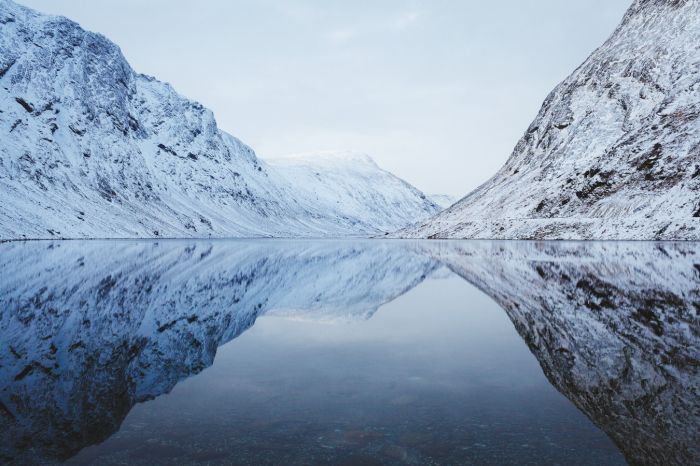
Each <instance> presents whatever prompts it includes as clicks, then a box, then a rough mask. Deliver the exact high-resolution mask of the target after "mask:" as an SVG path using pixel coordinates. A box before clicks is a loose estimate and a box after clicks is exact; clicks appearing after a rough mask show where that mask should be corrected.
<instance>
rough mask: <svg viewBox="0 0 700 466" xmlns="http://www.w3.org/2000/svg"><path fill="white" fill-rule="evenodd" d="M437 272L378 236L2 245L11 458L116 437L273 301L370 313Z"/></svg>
mask: <svg viewBox="0 0 700 466" xmlns="http://www.w3.org/2000/svg"><path fill="white" fill-rule="evenodd" d="M435 267H436V263H435V261H434V260H433V259H431V258H429V257H425V256H420V255H417V254H411V253H407V251H405V250H404V249H403V248H401V247H400V246H399V245H398V244H397V243H394V244H386V243H383V244H382V243H379V242H369V243H368V242H352V243H350V242H349V243H347V244H343V243H341V244H338V243H310V242H291V241H290V242H287V241H275V242H271V241H270V242H265V241H262V242H248V241H246V242H206V241H182V242H180V241H164V242H160V243H152V242H138V241H121V242H115V241H112V242H102V241H90V242H87V243H83V242H61V243H54V242H49V243H44V242H28V243H5V244H0V278H1V279H0V341H2V342H3V345H2V347H1V348H0V423H2V424H3V429H0V462H3V463H4V462H10V463H12V462H16V463H25V462H27V463H30V462H32V463H33V462H42V461H43V460H54V461H55V460H57V459H63V458H66V457H68V456H71V455H73V454H75V452H77V451H78V450H79V449H81V448H83V447H85V446H87V445H90V444H93V443H96V442H99V441H102V440H104V438H106V436H108V435H110V434H112V433H113V432H114V431H115V430H116V429H117V428H118V427H119V424H120V423H121V421H122V419H123V418H124V417H125V416H126V414H127V413H128V411H129V410H130V409H131V407H132V406H133V404H134V403H136V402H141V401H145V400H148V399H151V398H153V397H156V396H158V395H160V394H163V393H167V392H169V391H170V390H171V389H172V388H173V387H174V386H175V384H176V383H177V382H178V381H179V380H181V379H183V378H185V377H187V376H189V375H192V374H196V373H198V372H200V371H201V370H202V369H204V368H206V367H208V366H209V365H211V363H212V362H213V360H214V356H215V354H216V350H217V347H218V346H219V345H221V344H223V343H225V342H227V341H229V340H231V339H232V338H235V337H236V336H238V335H239V334H241V333H242V332H243V331H245V330H247V329H248V328H249V327H250V326H251V325H253V323H254V322H255V320H256V318H257V317H258V316H260V315H262V314H265V313H266V312H268V311H269V310H271V309H292V308H293V309H300V310H301V311H300V314H299V315H300V316H303V317H304V318H308V317H309V316H313V317H316V318H320V319H324V320H326V319H345V320H347V319H356V318H367V317H369V316H371V315H372V314H373V313H374V311H376V309H377V308H378V307H379V306H381V305H382V304H384V303H385V302H388V301H391V300H393V299H395V298H396V297H397V296H399V295H401V294H403V293H404V292H406V291H407V290H409V289H411V288H412V287H414V286H416V285H417V284H418V283H420V282H421V281H422V280H424V279H425V278H426V276H428V275H429V274H430V273H432V271H433V270H434V269H435ZM47 413H49V414H47ZM26 438H31V442H32V445H33V449H32V452H31V455H32V456H31V458H24V457H21V455H22V454H23V453H20V451H23V450H24V449H23V448H22V446H21V445H19V444H17V443H15V442H24V441H25V440H23V439H26ZM37 455H39V456H37Z"/></svg>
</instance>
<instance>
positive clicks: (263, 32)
mask: <svg viewBox="0 0 700 466" xmlns="http://www.w3.org/2000/svg"><path fill="white" fill-rule="evenodd" d="M19 3H23V4H25V5H27V6H30V7H33V8H36V9H38V10H40V11H44V12H48V13H54V14H61V15H65V16H68V17H69V18H71V19H73V20H75V21H77V22H79V23H80V24H81V25H82V26H83V27H85V28H86V29H89V30H93V31H97V32H100V33H102V34H104V35H106V36H107V37H108V38H110V39H111V40H113V41H114V42H116V43H117V44H118V45H119V46H120V47H121V49H122V51H123V52H124V55H125V56H126V58H127V59H128V60H129V61H130V63H131V65H132V67H133V68H134V69H135V70H136V71H138V72H142V73H146V74H150V75H153V76H155V77H157V78H158V79H160V80H162V81H167V82H169V83H171V84H172V85H173V86H174V87H175V89H176V90H178V91H179V92H180V93H181V94H183V95H185V96H187V97H189V98H191V99H194V100H197V101H200V102H201V103H202V104H204V105H205V106H207V107H209V108H211V109H212V110H213V111H214V113H215V115H216V118H217V121H218V123H219V127H220V128H222V129H224V130H225V131H228V132H229V133H231V134H233V135H234V136H237V137H238V138H240V139H242V140H243V141H244V142H246V143H247V144H249V145H250V146H252V147H253V149H255V151H256V152H257V154H258V155H259V156H260V157H262V158H270V157H279V156H283V155H286V154H292V153H299V152H312V151H317V150H328V149H339V150H345V149H348V150H355V151H360V152H364V153H367V154H369V155H371V156H372V157H373V158H374V159H375V160H376V161H377V162H378V163H379V164H380V165H381V166H382V167H383V168H385V169H387V170H390V171H392V172H393V173H395V174H397V175H398V176H400V177H402V178H404V179H406V180H407V181H409V182H410V183H412V184H414V185H416V186H417V187H418V188H419V189H421V190H423V191H425V192H427V193H436V194H437V193H445V194H451V195H455V196H460V197H461V196H463V195H466V194H467V193H468V192H469V191H471V190H472V189H474V188H476V187H477V186H478V185H479V184H481V183H482V182H484V181H486V180H487V179H488V178H489V177H490V176H491V175H492V174H493V173H494V172H495V171H496V170H498V168H499V167H500V166H501V165H502V164H503V163H504V162H505V160H506V159H507V158H508V156H509V155H510V153H511V152H512V150H513V147H514V146H515V144H516V142H517V141H518V139H519V138H520V136H522V134H523V133H524V131H525V129H526V128H527V127H528V126H529V124H530V122H531V121H532V120H533V119H534V117H535V115H536V114H537V112H538V110H539V108H540V105H541V104H542V101H543V100H544V98H545V97H546V96H547V94H548V93H549V92H550V91H551V90H552V89H553V88H554V86H555V85H556V84H557V83H558V82H560V81H561V80H563V79H564V78H565V77H566V76H567V75H568V74H570V73H571V72H572V71H573V70H574V69H575V68H576V67H577V66H578V65H579V64H580V63H581V62H582V61H583V60H584V59H585V58H586V57H587V56H588V55H589V54H590V53H591V52H592V51H593V50H594V49H595V48H596V47H597V46H599V45H600V44H602V43H603V41H604V40H605V39H606V38H607V37H608V36H609V35H610V34H611V33H612V31H613V30H614V28H615V27H616V25H617V24H618V23H619V22H620V20H621V18H622V16H623V14H624V12H625V10H626V9H627V7H628V6H629V5H630V4H631V0H586V1H585V2H572V1H562V0H527V1H523V0H500V1H498V2H484V1H483V0H478V1H477V0H463V1H458V0H449V1H448V0H430V1H428V0H354V1H347V0H344V1H340V0H335V1H333V0H326V1H312V0H200V1H198V2H193V1H191V0H100V1H95V0H19ZM195 4H196V7H195V6H194V5H195Z"/></svg>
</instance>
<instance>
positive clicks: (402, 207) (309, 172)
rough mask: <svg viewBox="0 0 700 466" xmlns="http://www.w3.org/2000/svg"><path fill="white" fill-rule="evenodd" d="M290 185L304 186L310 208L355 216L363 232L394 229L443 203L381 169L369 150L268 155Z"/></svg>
mask: <svg viewBox="0 0 700 466" xmlns="http://www.w3.org/2000/svg"><path fill="white" fill-rule="evenodd" d="M268 162H269V163H270V165H272V167H274V168H276V169H277V171H278V173H279V174H280V176H282V177H284V178H285V179H287V181H288V182H289V184H291V185H293V186H296V187H297V188H298V189H300V190H302V191H303V195H302V196H300V199H304V200H306V201H307V202H308V205H304V206H305V207H307V208H308V209H312V208H314V207H315V208H318V209H320V210H321V211H323V212H326V213H329V214H331V215H332V216H334V217H337V218H341V219H343V220H345V221H348V222H352V221H354V220H357V222H358V223H357V227H358V229H359V230H361V231H371V229H372V228H376V229H378V230H380V231H383V232H391V231H394V230H395V229H392V225H409V224H411V223H412V222H414V221H415V220H416V218H417V217H416V215H417V216H418V218H419V219H425V218H428V217H429V216H430V215H432V214H436V213H437V212H439V211H440V208H439V207H438V206H437V205H436V204H435V203H434V202H433V201H432V200H431V199H430V198H428V197H427V196H426V195H425V194H423V193H422V192H420V191H419V190H417V189H416V188H414V187H413V186H411V185H409V184H408V183H406V182H405V181H403V180H402V179H400V178H397V177H396V176H394V175H392V174H391V173H389V172H387V171H385V170H382V169H381V168H379V167H378V166H377V164H376V163H375V162H374V160H372V159H371V158H370V157H369V156H368V155H365V154H359V153H354V152H347V151H346V152H334V151H325V152H317V153H311V154H299V155H291V156H288V157H284V158H279V159H274V160H268Z"/></svg>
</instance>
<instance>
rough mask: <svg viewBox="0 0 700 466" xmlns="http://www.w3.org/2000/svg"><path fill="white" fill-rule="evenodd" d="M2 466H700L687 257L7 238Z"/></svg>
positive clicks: (698, 325) (1, 332)
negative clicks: (64, 465)
mask: <svg viewBox="0 0 700 466" xmlns="http://www.w3.org/2000/svg"><path fill="white" fill-rule="evenodd" d="M0 267H1V268H0V342H2V345H1V346H0V422H1V424H2V427H0V462H2V463H7V464H37V463H43V464H52V463H64V462H65V463H67V464H100V465H102V464H142V465H152V464H251V465H260V464H282V465H289V464H415V465H429V464H562V465H574V464H582V465H583V464H591V465H594V464H595V465H601V464H626V463H629V464H664V465H672V464H683V465H687V464H699V463H700V448H699V447H698V445H700V349H699V345H698V343H700V317H699V316H698V313H699V312H700V244H697V243H639V242H638V243H623V242H618V243H573V242H572V243H562V242H557V243H552V242H486V241H479V242H470V241H449V242H448V241H430V242H427V241H379V240H376V241H359V240H358V241H282V240H260V241H252V240H251V241H247V240H246V241H243V240H235V241H234V240H232V241H206V240H202V241H194V240H192V241H190V240H183V241H174V240H173V241H87V242H86V241H68V242H61V241H56V242H53V241H52V242H26V243H5V244H0Z"/></svg>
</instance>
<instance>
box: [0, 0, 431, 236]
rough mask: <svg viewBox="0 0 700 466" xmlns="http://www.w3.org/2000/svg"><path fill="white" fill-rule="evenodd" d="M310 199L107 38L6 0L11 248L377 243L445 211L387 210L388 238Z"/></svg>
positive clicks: (1, 141)
mask: <svg viewBox="0 0 700 466" xmlns="http://www.w3.org/2000/svg"><path fill="white" fill-rule="evenodd" d="M339 176H340V174H339ZM299 188H300V187H299V186H295V185H293V184H290V183H289V182H288V181H287V179H286V178H285V177H283V176H280V174H278V173H277V172H276V171H275V170H272V169H270V167H268V165H267V164H265V163H264V162H263V161H261V160H259V159H258V158H257V157H256V156H255V154H254V153H253V151H252V150H251V149H250V148H249V147H247V146H246V145H244V144H243V143H241V142H240V141H239V140H237V139H236V138H234V137H233V136H231V135H229V134H227V133H225V132H223V131H221V130H220V129H219V128H218V127H217V124H216V121H215V119H214V116H213V115H212V113H211V112H210V111H209V110H207V109H206V108H204V107H202V105H200V104H198V103H196V102H192V101H190V100H187V99H185V98H184V97H182V96H180V95H178V94H177V93H176V92H175V91H174V90H173V89H172V88H171V87H170V86H169V85H168V84H165V83H162V82H159V81H157V80H156V79H154V78H152V77H148V76H144V75H141V74H137V73H135V72H134V71H133V70H132V69H131V67H130V66H129V64H128V63H127V62H126V60H125V59H124V57H123V55H122V53H121V51H120V50H119V48H118V47H117V46H116V45H114V44H113V43H111V42H110V41H109V40H107V39H106V38H104V37H103V36H101V35H99V34H94V33H91V32H87V31H84V30H83V29H81V28H80V27H79V26H78V25H77V24H76V23H74V22H72V21H70V20H68V19H65V18H61V17H55V16H46V15H41V14H39V13H36V12H34V11H32V10H30V9H27V8H24V7H21V6H19V5H17V4H15V3H14V2H12V1H10V0H0V207H1V208H0V240H3V239H18V238H62V237H63V238H65V237H69V238H85V237H88V238H90V237H91V238H95V237H100V238H114V237H209V236H212V237H222V236H229V237H231V236H330V235H332V236H338V235H374V234H380V233H384V232H385V231H387V230H395V229H398V228H401V227H403V226H405V225H406V223H407V222H405V221H401V222H400V223H396V222H394V220H396V219H401V218H410V217H411V216H415V217H418V218H420V217H425V216H427V215H430V214H433V213H435V211H436V209H435V208H434V206H433V205H432V203H425V202H420V201H419V200H414V201H412V202H408V203H402V204H401V205H399V206H383V205H380V206H378V207H380V208H381V211H382V212H390V211H392V209H393V208H397V209H398V208H401V209H403V210H404V212H403V213H402V214H401V215H397V214H393V215H392V217H391V218H389V219H383V226H382V228H381V229H379V228H376V227H374V226H373V224H372V221H370V220H369V219H367V218H362V217H353V216H352V215H349V214H344V213H343V211H342V210H341V211H334V212H327V211H325V210H324V209H323V208H321V207H319V206H317V205H315V204H314V202H312V201H313V200H312V199H308V198H306V197H304V196H305V195H306V194H307V191H306V190H304V189H299ZM365 188H366V186H365ZM382 189H383V186H382V185H377V186H373V190H372V193H373V196H372V199H373V200H374V201H376V202H381V201H382V200H383V199H384V197H383V196H382V195H381V193H382ZM403 189H404V190H405V192H404V193H403V194H402V196H404V197H405V198H406V199H409V198H410V197H411V196H415V195H417V193H418V192H417V190H415V189H414V188H412V187H410V186H408V185H406V186H404V187H403ZM393 194H395V193H392V195H393ZM328 202H336V203H338V204H340V205H342V204H346V203H348V202H356V200H355V199H346V198H336V199H333V200H328ZM369 207H375V208H376V207H377V206H376V205H373V206H368V208H367V209H365V210H363V211H360V210H358V211H357V212H358V213H359V212H361V213H365V212H367V211H368V210H369ZM415 217H414V218H415ZM376 219H377V217H376V216H375V217H374V218H373V219H372V220H376Z"/></svg>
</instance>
